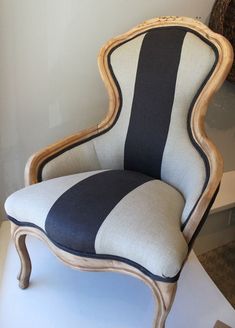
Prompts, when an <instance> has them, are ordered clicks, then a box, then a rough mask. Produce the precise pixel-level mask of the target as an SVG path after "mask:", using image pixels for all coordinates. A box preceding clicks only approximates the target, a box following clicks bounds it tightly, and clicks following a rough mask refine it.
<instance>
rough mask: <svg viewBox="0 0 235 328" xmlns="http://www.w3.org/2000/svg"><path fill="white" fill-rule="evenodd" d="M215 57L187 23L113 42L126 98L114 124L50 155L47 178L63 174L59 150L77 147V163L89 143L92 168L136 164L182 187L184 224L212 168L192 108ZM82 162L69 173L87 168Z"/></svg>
mask: <svg viewBox="0 0 235 328" xmlns="http://www.w3.org/2000/svg"><path fill="white" fill-rule="evenodd" d="M216 58H217V52H216V50H215V49H214V47H213V46H212V45H210V44H209V43H208V41H207V40H204V39H203V38H202V37H201V36H199V35H197V34H196V32H194V31H191V30H188V29H186V28H183V27H167V28H157V29H153V30H152V31H149V32H147V33H145V34H141V35H138V36H136V37H135V38H134V39H132V40H130V41H128V42H126V43H124V44H121V45H120V46H118V47H117V48H115V49H114V51H112V52H111V53H110V55H109V63H110V70H111V72H112V74H113V77H114V79H115V81H116V83H117V85H118V88H119V90H120V97H121V99H122V105H121V108H120V111H119V115H118V119H117V120H116V122H115V125H114V126H113V127H112V129H110V130H109V131H108V132H106V133H105V134H103V135H100V136H98V137H96V138H95V139H93V140H90V141H88V142H87V143H85V144H83V145H82V146H78V147H77V148H75V149H73V150H72V151H71V150H70V151H68V152H65V153H64V154H62V155H61V156H59V157H57V158H55V159H54V160H52V161H50V162H49V163H48V164H47V165H45V167H44V170H43V174H42V176H43V179H47V178H51V177H54V176H58V175H59V173H61V172H58V171H53V166H55V165H56V164H58V162H60V161H62V160H61V159H60V157H65V158H66V157H67V156H69V153H70V152H73V155H74V157H73V160H71V162H70V164H69V165H73V164H72V163H77V161H78V158H82V155H83V153H84V150H82V149H81V148H83V149H86V148H87V152H88V151H89V156H90V158H91V160H90V161H89V160H87V163H89V166H90V165H93V166H92V169H130V170H136V171H139V172H142V173H145V174H148V175H150V176H152V177H154V178H157V179H162V180H163V181H165V182H167V183H169V184H171V185H173V186H174V187H175V188H177V189H178V190H180V192H181V193H182V194H183V195H184V198H185V199H186V205H185V208H184V211H183V214H182V218H181V222H182V224H185V223H186V222H187V221H188V219H189V217H190V213H191V211H192V209H193V208H194V206H195V204H196V202H197V200H198V199H199V197H200V195H201V193H202V191H203V188H204V186H205V183H206V181H207V177H208V175H209V172H208V169H207V159H206V157H205V155H204V154H203V153H202V152H201V151H200V149H198V148H197V147H196V145H195V142H194V140H193V137H192V135H191V132H190V128H189V120H190V110H191V108H192V105H193V104H194V102H195V101H196V96H197V94H198V92H199V91H200V89H201V87H202V86H203V85H204V84H205V82H206V81H207V79H208V77H209V76H210V73H211V71H212V68H213V67H214V65H215V63H216ZM77 164H78V165H77V166H76V165H74V169H73V170H72V171H71V170H70V171H69V172H70V173H75V172H77V171H82V170H83V169H84V166H82V165H80V164H79V163H77ZM94 165H95V167H94ZM57 166H58V167H61V166H60V165H57ZM89 166H88V167H87V168H86V169H87V170H89V169H90V168H89ZM67 169H68V168H67ZM52 172H53V173H52ZM64 172H65V174H66V173H67V172H66V170H65V171H64Z"/></svg>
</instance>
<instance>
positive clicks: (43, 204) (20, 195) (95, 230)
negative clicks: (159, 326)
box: [5, 170, 188, 281]
mask: <svg viewBox="0 0 235 328" xmlns="http://www.w3.org/2000/svg"><path fill="white" fill-rule="evenodd" d="M167 199H171V200H172V202H171V204H170V205H169V203H168V201H167ZM183 207H184V199H183V196H182V195H181V194H180V193H179V192H178V191H177V190H175V189H174V188H173V187H171V186H169V185H168V184H166V183H164V182H162V181H160V180H156V179H153V178H151V177H149V176H148V175H145V174H142V173H137V172H134V171H128V170H106V171H92V172H89V173H80V174H75V175H69V176H66V177H60V178H55V179H51V180H48V181H45V182H41V183H38V184H35V185H32V186H29V187H26V188H24V189H22V190H19V191H17V192H16V193H14V194H13V195H11V196H10V197H9V198H8V199H7V201H6V204H5V208H6V211H7V213H8V216H9V218H10V219H11V220H13V221H14V222H15V223H17V224H18V225H33V226H36V227H38V228H40V229H42V230H43V231H44V232H45V233H46V234H47V236H48V237H49V238H50V240H51V241H52V242H53V243H55V244H56V245H57V246H59V247H60V248H63V249H65V250H66V251H69V252H71V253H74V254H78V255H82V256H89V257H93V256H97V257H101V258H102V257H109V256H111V257H112V258H118V259H120V260H121V261H124V262H128V263H131V264H132V265H134V266H136V267H138V268H139V269H140V270H142V271H144V272H147V274H149V275H150V276H152V277H154V278H155V279H163V278H164V279H168V280H169V281H171V280H172V279H173V280H175V279H176V277H177V274H178V272H179V270H180V268H181V266H182V263H183V261H184V259H185V256H186V255H187V251H188V247H187V244H186V242H185V240H184V237H183V235H182V233H181V231H180V215H181V213H182V210H183ZM139 241H141V242H139Z"/></svg>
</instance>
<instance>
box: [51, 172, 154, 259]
mask: <svg viewBox="0 0 235 328" xmlns="http://www.w3.org/2000/svg"><path fill="white" fill-rule="evenodd" d="M150 180H152V179H151V178H150V177H148V176H146V175H144V174H141V173H137V172H131V171H122V170H116V171H105V172H102V173H98V174H95V175H92V176H90V177H88V178H86V179H84V180H82V181H81V182H79V183H77V184H76V185H75V186H73V187H71V188H70V189H69V190H67V191H66V192H65V193H64V194H63V195H61V196H60V197H59V198H58V200H57V201H56V202H55V203H54V205H53V206H52V208H51V209H50V211H49V213H48V215H47V218H46V223H45V230H46V232H47V235H48V237H49V238H50V239H52V240H54V241H55V242H57V243H58V244H61V245H64V247H67V248H70V249H75V250H78V251H81V252H91V253H92V252H93V253H94V252H95V248H94V243H95V237H96V234H97V232H98V230H99V228H100V226H101V224H102V223H103V221H104V220H105V218H106V217H107V215H108V214H109V213H110V211H111V210H112V209H113V208H114V207H115V205H116V204H117V203H118V202H119V201H120V200H121V199H122V198H123V197H124V196H125V195H127V194H128V193H129V192H130V191H132V190H133V189H135V188H136V187H138V186H140V185H141V184H143V183H145V182H147V181H150Z"/></svg>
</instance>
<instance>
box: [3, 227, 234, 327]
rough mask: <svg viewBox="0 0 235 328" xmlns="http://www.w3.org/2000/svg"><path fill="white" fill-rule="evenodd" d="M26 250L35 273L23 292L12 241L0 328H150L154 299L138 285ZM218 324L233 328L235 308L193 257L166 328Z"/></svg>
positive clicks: (36, 248) (39, 246) (35, 248)
mask: <svg viewBox="0 0 235 328" xmlns="http://www.w3.org/2000/svg"><path fill="white" fill-rule="evenodd" d="M5 229H6V228H5ZM1 230H2V229H1ZM1 230H0V240H3V239H4V238H6V237H4V238H3V236H2V234H1ZM5 235H6V231H5V234H4V236H5ZM1 237H2V238H1ZM6 242H7V240H6ZM28 246H29V251H30V253H31V258H32V262H33V272H32V279H31V285H30V287H29V288H28V289H27V290H21V289H19V288H18V286H17V280H16V274H17V272H18V269H19V260H18V256H17V254H16V251H15V249H14V247H13V245H12V243H10V244H9V247H8V250H7V257H6V261H5V264H4V266H3V267H2V271H3V275H2V282H1V286H0V327H1V328H15V327H17V328H31V327H32V325H33V327H34V328H39V327H40V328H41V327H46V328H65V327H66V328H67V327H76V328H77V327H78V328H80V327H81V328H148V327H149V328H150V327H151V325H152V320H153V313H154V300H153V297H152V295H151V291H150V290H149V288H148V287H147V286H145V285H144V284H143V283H142V282H141V281H139V280H137V279H135V278H132V277H129V276H124V275H121V274H116V273H89V272H88V273H87V272H86V273H85V272H79V271H75V270H71V269H70V268H68V267H66V266H64V265H63V264H62V263H60V262H59V261H58V260H57V259H56V258H55V257H54V256H52V254H51V253H50V252H49V251H48V250H47V248H46V246H45V245H44V244H43V243H42V242H40V241H38V240H36V239H31V238H29V240H28ZM217 320H221V321H223V322H224V323H226V324H227V325H229V326H230V327H235V310H234V309H233V308H232V306H231V305H230V304H229V303H228V302H227V300H226V299H225V298H224V297H223V295H222V294H221V293H220V291H219V290H218V289H217V288H216V287H215V285H214V283H213V282H212V281H211V280H210V279H209V277H208V275H207V274H206V272H205V271H204V269H203V268H202V266H201V265H200V263H199V261H198V259H197V257H196V256H195V254H194V253H192V254H191V255H190V258H189V261H188V262H187V264H186V266H185V267H184V269H183V271H182V274H181V277H180V280H179V283H178V290H177V294H176V299H175V302H174V304H173V307H172V311H171V313H170V315H169V317H168V319H167V323H166V328H186V327H187V328H188V327H190V328H210V327H211V328H212V327H214V325H215V322H216V321H217Z"/></svg>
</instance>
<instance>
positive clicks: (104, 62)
mask: <svg viewBox="0 0 235 328" xmlns="http://www.w3.org/2000/svg"><path fill="white" fill-rule="evenodd" d="M163 26H184V27H187V28H190V29H192V30H195V31H197V32H198V33H200V34H201V35H202V36H204V37H205V38H207V39H208V40H210V41H211V42H212V43H213V44H215V46H216V47H217V48H218V49H219V53H220V55H221V56H222V57H223V58H220V62H219V65H218V67H217V70H216V72H215V73H214V74H213V82H212V83H211V82H209V81H208V83H207V86H206V90H204V89H203V97H202V96H201V98H202V99H201V100H200V101H198V102H197V104H195V106H194V113H195V114H194V115H193V116H194V119H193V120H194V122H196V120H197V119H199V121H198V122H199V123H200V124H197V126H198V127H197V128H196V129H195V136H196V139H198V143H199V144H200V145H202V143H203V147H205V148H206V149H207V148H208V147H209V148H208V149H210V147H212V148H213V149H214V151H213V152H214V154H216V150H215V147H213V146H212V145H211V143H210V142H209V141H208V140H206V141H202V137H203V138H204V137H205V133H204V129H203V119H202V118H203V117H204V115H205V113H206V107H207V104H208V100H209V98H211V96H212V95H213V94H214V92H215V91H216V90H217V89H218V88H219V86H220V85H221V84H222V82H223V81H224V79H225V78H226V75H227V73H228V71H229V69H230V66H231V64H230V62H231V63H232V58H233V55H232V47H231V45H230V44H229V42H228V41H227V40H226V39H225V38H224V37H222V36H221V35H219V34H216V33H214V32H212V31H211V30H210V29H209V28H208V27H207V26H205V25H204V24H202V23H201V22H199V21H197V20H194V19H191V18H187V17H178V16H162V17H156V18H153V19H150V20H147V21H145V22H143V23H142V24H139V25H137V26H136V27H134V28H133V29H131V30H130V31H128V32H126V33H124V34H122V35H119V36H117V37H115V38H113V39H111V40H110V41H109V42H107V43H106V44H105V45H104V46H103V47H102V49H101V51H100V54H99V56H98V66H99V70H100V75H101V78H102V80H103V82H104V84H105V87H106V89H107V92H108V96H109V109H108V112H107V115H106V117H105V118H104V119H103V121H102V122H100V123H99V124H98V125H96V126H93V127H91V128H89V129H86V130H83V131H81V132H79V133H77V134H74V135H71V136H69V137H67V138H64V139H62V140H60V141H58V142H56V143H54V144H52V145H49V146H48V147H46V148H44V149H42V150H40V151H38V152H37V153H35V154H34V155H32V156H31V157H30V158H29V160H28V162H27V164H26V168H25V185H30V184H34V183H37V182H39V181H38V172H39V170H40V169H42V167H43V165H44V163H46V162H47V161H49V160H50V158H51V157H56V156H58V155H59V154H60V153H61V152H63V151H65V150H66V149H68V148H73V147H76V146H77V145H78V144H79V143H83V142H85V141H86V140H87V139H89V138H92V137H95V136H96V135H98V134H99V133H102V132H104V131H105V130H107V129H108V128H109V127H110V126H112V124H113V123H114V120H115V118H116V115H117V113H118V110H119V106H120V97H119V92H118V89H117V86H116V84H115V81H114V80H113V77H112V76H111V73H110V70H109V67H108V54H109V52H110V51H111V50H112V49H113V48H114V47H116V46H118V45H119V44H120V43H122V42H124V41H127V40H129V39H131V38H133V37H135V36H136V35H138V34H140V33H143V32H145V31H148V30H149V29H152V28H157V27H163ZM222 49H224V51H222ZM210 81H212V78H211V79H210ZM196 110H197V111H199V112H198V113H196ZM195 124H196V123H195ZM207 153H208V151H207ZM216 156H217V157H218V158H219V155H218V154H217V155H216ZM185 235H186V236H187V239H189V238H190V233H188V228H187V232H186V230H185Z"/></svg>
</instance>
